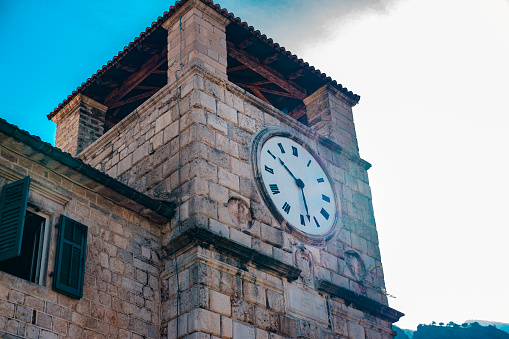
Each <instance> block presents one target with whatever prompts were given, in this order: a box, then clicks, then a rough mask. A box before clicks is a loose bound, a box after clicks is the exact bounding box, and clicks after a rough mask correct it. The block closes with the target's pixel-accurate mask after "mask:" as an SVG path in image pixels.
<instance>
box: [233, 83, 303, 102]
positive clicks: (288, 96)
mask: <svg viewBox="0 0 509 339" xmlns="http://www.w3.org/2000/svg"><path fill="white" fill-rule="evenodd" d="M260 82H261V83H263V84H266V83H270V82H265V81H260ZM236 84H237V85H238V86H240V87H246V88H249V89H250V90H252V91H253V92H254V91H255V90H256V91H260V92H265V93H270V94H275V95H279V96H282V97H287V98H295V99H300V98H298V97H296V96H294V95H293V94H291V93H287V92H282V91H276V90H273V89H269V88H264V87H260V86H257V85H256V84H257V83H256V82H254V83H250V84H247V83H243V82H236Z"/></svg>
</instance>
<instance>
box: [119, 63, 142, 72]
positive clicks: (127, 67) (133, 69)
mask: <svg viewBox="0 0 509 339" xmlns="http://www.w3.org/2000/svg"><path fill="white" fill-rule="evenodd" d="M115 68H116V69H122V70H124V71H127V72H131V73H133V72H136V71H137V70H138V69H137V68H136V67H134V66H131V65H125V64H122V63H121V62H117V63H116V64H115Z"/></svg>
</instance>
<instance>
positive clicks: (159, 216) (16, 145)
mask: <svg viewBox="0 0 509 339" xmlns="http://www.w3.org/2000/svg"><path fill="white" fill-rule="evenodd" d="M0 144H1V145H3V146H5V147H7V148H8V149H12V150H14V151H15V152H17V153H18V154H21V155H22V156H24V157H26V158H28V159H31V160H32V161H34V162H36V163H39V164H40V165H42V166H44V167H47V168H50V169H51V170H52V171H54V172H55V173H58V174H60V175H62V176H63V177H66V178H68V179H69V180H70V181H72V182H79V184H80V185H81V186H83V187H85V188H87V189H89V190H91V191H93V192H95V193H98V194H100V195H102V196H103V197H105V198H107V199H109V200H111V201H113V202H115V203H117V204H119V205H120V206H123V207H125V208H127V209H129V210H131V211H134V212H136V213H138V214H140V215H141V216H143V217H145V218H147V219H148V220H150V221H153V222H156V223H164V222H167V221H169V220H170V219H171V218H173V216H174V215H175V204H174V203H173V202H161V201H158V200H155V199H152V198H150V197H149V196H147V195H145V194H143V193H141V192H139V191H137V190H135V189H133V188H131V187H129V186H127V185H126V184H124V183H122V182H120V181H118V180H117V179H114V178H112V177H110V176H109V175H107V174H105V173H103V172H101V171H99V170H97V169H95V168H93V167H92V166H90V165H87V164H85V163H84V162H83V161H81V160H79V159H77V158H74V157H73V156H71V155H70V154H69V153H66V152H63V151H61V150H60V149H58V148H56V147H54V146H52V145H51V144H49V143H47V142H44V141H42V140H41V139H40V138H39V137H37V136H34V135H31V134H30V133H28V132H27V131H24V130H21V129H19V128H18V127H17V126H15V125H12V124H9V123H8V122H7V121H5V120H4V119H2V118H0Z"/></svg>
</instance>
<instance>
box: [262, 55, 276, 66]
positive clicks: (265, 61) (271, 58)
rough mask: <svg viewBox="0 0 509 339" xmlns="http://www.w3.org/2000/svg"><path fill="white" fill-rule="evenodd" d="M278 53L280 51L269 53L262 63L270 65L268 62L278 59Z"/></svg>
mask: <svg viewBox="0 0 509 339" xmlns="http://www.w3.org/2000/svg"><path fill="white" fill-rule="evenodd" d="M277 55H278V53H277V52H276V53H274V54H271V55H269V56H268V57H266V58H265V59H264V60H263V61H262V64H264V65H268V64H271V63H273V62H274V61H276V60H277Z"/></svg>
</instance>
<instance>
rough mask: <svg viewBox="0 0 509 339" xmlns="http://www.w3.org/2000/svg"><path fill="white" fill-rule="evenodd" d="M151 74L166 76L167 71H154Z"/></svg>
mask: <svg viewBox="0 0 509 339" xmlns="http://www.w3.org/2000/svg"><path fill="white" fill-rule="evenodd" d="M152 74H168V71H167V70H165V69H156V70H155V71H153V72H152Z"/></svg>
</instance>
